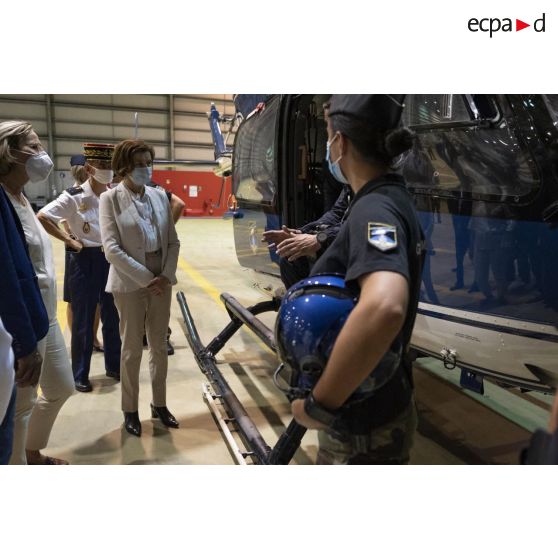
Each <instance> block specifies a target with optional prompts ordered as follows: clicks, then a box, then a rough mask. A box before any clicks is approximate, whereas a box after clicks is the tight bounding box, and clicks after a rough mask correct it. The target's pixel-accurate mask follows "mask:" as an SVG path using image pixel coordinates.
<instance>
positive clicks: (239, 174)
mask: <svg viewBox="0 0 558 558" xmlns="http://www.w3.org/2000/svg"><path fill="white" fill-rule="evenodd" d="M280 109H281V96H279V95H277V96H273V97H271V98H270V99H269V100H268V101H267V102H266V103H265V104H262V105H261V106H260V109H258V110H256V111H255V112H253V113H252V114H251V115H250V116H249V118H247V119H246V120H244V121H243V122H242V124H241V125H240V127H239V129H238V132H237V134H236V138H235V143H234V154H233V172H232V181H233V182H232V186H233V193H234V195H235V197H236V200H237V202H238V207H239V213H238V215H237V218H236V219H235V220H234V224H233V228H234V241H235V248H236V255H237V258H238V261H239V263H240V265H242V266H244V267H249V268H252V269H255V270H256V271H261V272H264V273H270V274H273V275H278V272H279V270H278V266H277V263H276V261H275V260H276V256H275V252H273V254H272V257H271V258H270V250H269V249H268V248H267V246H266V245H265V243H263V242H262V241H261V239H262V233H263V232H264V231H265V230H273V229H279V228H281V218H280V211H279V207H278V206H279V203H278V143H279V142H278V134H279V130H278V128H279V122H280V118H279V116H280Z"/></svg>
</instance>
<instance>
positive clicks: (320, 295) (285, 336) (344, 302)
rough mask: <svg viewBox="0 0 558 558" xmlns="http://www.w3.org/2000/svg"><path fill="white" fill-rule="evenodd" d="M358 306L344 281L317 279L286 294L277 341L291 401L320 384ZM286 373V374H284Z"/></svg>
mask: <svg viewBox="0 0 558 558" xmlns="http://www.w3.org/2000/svg"><path fill="white" fill-rule="evenodd" d="M356 302H357V299H356V297H355V296H354V294H352V293H351V292H350V291H349V289H348V288H347V286H346V285H345V281H344V279H343V278H342V277H340V276H336V275H316V276H314V277H308V278H307V279H303V280H302V281H299V282H298V283H296V284H295V285H293V286H292V287H291V288H290V289H289V290H288V291H287V293H286V294H285V296H284V298H283V301H282V302H281V307H280V308H279V312H278V316H277V321H276V324H275V340H276V343H277V349H278V353H279V357H280V359H281V361H282V362H283V365H284V367H285V369H284V370H281V367H280V369H279V370H278V371H277V373H276V378H275V380H276V384H277V385H278V387H281V386H280V385H279V382H278V377H279V374H281V378H282V380H284V381H286V382H287V384H288V385H289V388H287V389H283V388H281V389H283V391H285V392H286V393H287V395H288V397H289V398H290V399H296V398H302V397H306V395H308V393H310V391H311V390H312V388H313V386H314V384H315V383H316V382H317V380H318V378H319V377H320V375H321V373H322V372H323V370H324V369H325V365H326V363H327V360H328V358H329V355H330V354H331V350H332V349H333V345H334V343H335V340H336V338H337V335H338V334H339V332H340V331H341V328H342V327H343V325H344V324H345V322H346V321H347V318H348V316H349V314H350V313H351V311H352V310H353V308H354V307H355V305H356ZM282 372H283V373H282Z"/></svg>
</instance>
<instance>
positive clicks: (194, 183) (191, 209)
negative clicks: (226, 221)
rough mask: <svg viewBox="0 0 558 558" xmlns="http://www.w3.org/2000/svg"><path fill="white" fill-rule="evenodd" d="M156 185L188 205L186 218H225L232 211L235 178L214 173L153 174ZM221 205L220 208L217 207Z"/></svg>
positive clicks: (180, 172)
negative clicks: (230, 203)
mask: <svg viewBox="0 0 558 558" xmlns="http://www.w3.org/2000/svg"><path fill="white" fill-rule="evenodd" d="M152 180H153V182H155V183H156V184H159V185H160V186H161V187H162V188H164V189H165V190H168V191H169V192H172V193H173V194H175V195H176V196H178V197H179V198H180V199H181V200H182V201H183V202H184V203H185V204H186V206H185V208H184V216H185V217H222V216H223V214H224V213H225V212H226V211H227V210H228V208H227V200H228V199H229V196H230V195H231V179H230V177H229V178H226V179H224V180H225V186H224V188H223V192H222V193H221V187H222V183H223V178H221V177H220V176H215V175H214V174H213V173H212V172H210V171H203V172H201V171H178V170H177V171H174V170H171V171H163V170H154V171H153V179H152ZM215 206H217V207H215Z"/></svg>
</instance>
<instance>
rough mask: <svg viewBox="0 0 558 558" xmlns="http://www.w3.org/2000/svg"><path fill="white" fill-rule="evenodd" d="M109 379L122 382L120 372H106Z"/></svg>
mask: <svg viewBox="0 0 558 558" xmlns="http://www.w3.org/2000/svg"><path fill="white" fill-rule="evenodd" d="M106 374H107V377H108V378H112V379H113V380H116V381H117V382H119V381H120V372H112V371H111V370H107V371H106Z"/></svg>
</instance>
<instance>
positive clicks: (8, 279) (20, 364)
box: [0, 215, 42, 387]
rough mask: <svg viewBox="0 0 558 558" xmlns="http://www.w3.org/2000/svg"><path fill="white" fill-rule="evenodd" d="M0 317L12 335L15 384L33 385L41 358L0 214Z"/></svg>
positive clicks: (36, 380) (35, 381)
mask: <svg viewBox="0 0 558 558" xmlns="http://www.w3.org/2000/svg"><path fill="white" fill-rule="evenodd" d="M0 262H2V266H3V269H2V273H0V318H1V319H2V321H3V322H4V326H5V327H6V330H7V331H8V332H9V333H10V334H11V336H12V338H13V343H12V348H13V352H14V357H15V359H16V368H17V370H16V375H15V380H16V383H17V384H18V385H19V386H21V387H25V386H29V385H36V384H37V382H38V380H39V375H40V372H41V364H42V357H41V355H40V354H39V352H38V351H37V341H38V339H37V338H36V335H35V329H34V327H33V324H32V322H31V317H30V315H29V312H28V311H27V305H26V304H25V300H24V295H23V291H22V290H21V286H20V280H19V278H18V276H17V273H16V271H15V267H14V262H13V258H12V252H11V249H10V245H9V240H8V237H7V235H6V231H5V229H4V223H3V222H2V221H1V215H0Z"/></svg>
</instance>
